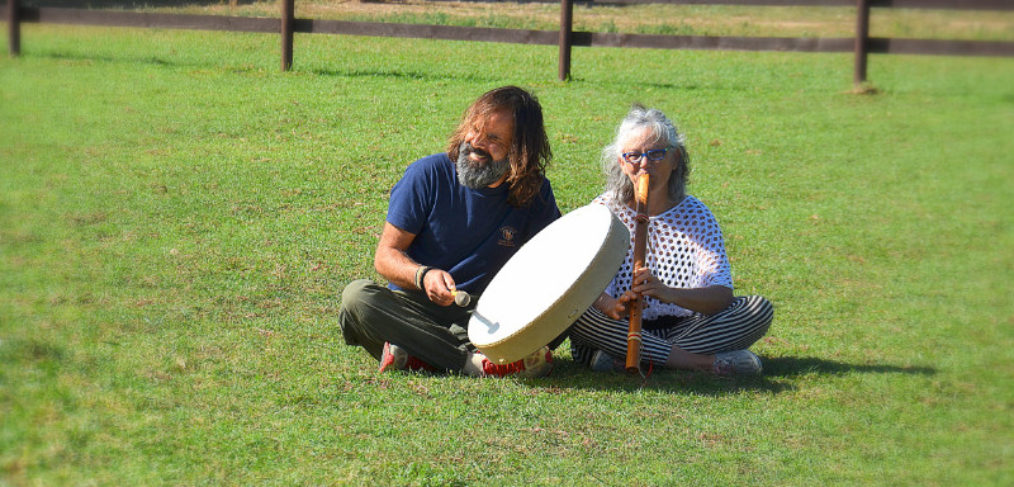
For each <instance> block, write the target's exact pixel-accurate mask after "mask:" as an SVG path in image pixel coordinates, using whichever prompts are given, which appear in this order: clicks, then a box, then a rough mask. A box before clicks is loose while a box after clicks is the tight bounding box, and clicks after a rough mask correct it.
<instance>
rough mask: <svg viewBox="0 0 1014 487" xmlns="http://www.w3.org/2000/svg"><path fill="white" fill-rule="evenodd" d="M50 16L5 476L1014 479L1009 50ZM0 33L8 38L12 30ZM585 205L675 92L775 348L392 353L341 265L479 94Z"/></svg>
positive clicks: (8, 366)
mask: <svg viewBox="0 0 1014 487" xmlns="http://www.w3.org/2000/svg"><path fill="white" fill-rule="evenodd" d="M277 42H278V40H277V36H269V35H255V34H238V33H216V32H190V31H171V32H167V31H161V30H129V29H105V28H84V27H68V26H48V25H43V26H39V25H26V26H25V28H24V39H23V56H22V57H20V58H16V59H10V58H2V59H0V167H2V168H3V172H2V177H0V484H10V485H35V484H42V485H64V484H71V485H77V484H100V485H135V484H142V485H147V484H171V485H177V484H186V485H192V484H213V485H219V484H238V485H248V484H279V485H293V484H314V485H318V484H338V485H362V484H366V483H369V484H374V485H586V484H598V483H601V484H606V485H618V484H623V485H737V484H742V483H749V484H751V485H825V484H835V485H920V486H921V485H1009V484H1010V483H1011V479H1012V478H1014V471H1012V467H1011V462H1010V459H1011V452H1012V448H1014V443H1012V440H1011V438H1012V435H1011V432H1012V419H1011V418H1012V417H1014V415H1012V414H1011V405H1012V404H1014V397H1012V391H1014V387H1012V381H1011V378H1012V372H1014V367H1012V365H1014V364H1012V360H1011V358H1012V357H1011V352H1010V350H1011V348H1012V345H1014V340H1012V338H1014V337H1012V331H1014V327H1012V326H1011V324H1012V321H1011V320H1012V317H1014V306H1012V303H1011V300H1010V294H1011V282H1012V277H1014V276H1012V273H1014V260H1012V256H1014V254H1012V253H1011V251H1010V250H1011V249H1012V248H1014V232H1012V223H1014V222H1012V216H1011V212H1010V207H1011V203H1012V186H1011V183H1010V181H1011V180H1012V177H1014V174H1012V165H1011V160H1010V154H1011V153H1014V139H1012V138H1011V137H1010V134H1011V133H1012V129H1014V116H1012V114H1014V87H1012V86H1014V85H1011V84H1010V83H1009V81H1010V80H1011V79H1014V63H1012V62H1011V61H1009V60H1004V59H975V58H945V57H906V56H874V57H872V58H871V65H870V78H871V80H873V82H874V83H875V86H876V92H873V91H871V90H867V92H868V93H872V94H868V95H857V94H854V93H850V92H849V90H850V88H851V83H850V80H851V64H850V63H851V55H849V54H798V53H738V52H695V51H657V50H620V49H606V48H601V49H577V50H576V51H575V52H574V56H573V64H574V73H575V79H574V80H572V81H570V82H568V83H561V82H558V81H556V80H555V73H556V66H555V55H556V48H555V47H553V46H515V45H504V44H493V43H464V42H442V41H425V40H405V39H373V38H369V39H367V38H354V37H337V36H297V38H296V49H295V53H296V60H295V69H294V70H293V71H292V72H289V73H280V72H278V59H277ZM0 47H4V46H0ZM507 83H513V84H519V85H522V86H527V87H529V88H532V89H533V90H534V91H535V92H536V94H537V95H538V96H539V97H540V99H541V101H542V103H543V106H544V108H545V111H546V119H547V129H548V132H549V134H550V137H551V138H552V144H553V150H554V154H555V159H554V162H553V165H552V166H551V169H550V177H551V179H552V181H553V185H554V188H555V190H556V194H557V198H558V200H559V202H560V205H561V207H562V209H563V210H564V211H569V210H572V209H574V208H576V207H578V206H581V205H583V204H585V203H587V202H588V201H589V200H590V199H591V198H592V197H594V196H595V195H596V194H597V193H598V192H599V191H600V188H601V182H602V178H601V175H600V173H599V169H598V154H599V150H600V148H601V147H602V146H603V145H605V144H606V143H607V142H608V141H609V139H610V137H611V136H612V134H613V131H614V129H615V125H616V123H617V122H618V121H619V119H620V118H621V117H622V115H623V114H624V113H625V111H626V109H627V107H628V106H629V104H630V103H631V102H633V101H641V102H643V103H646V104H649V105H652V106H657V107H659V108H662V109H663V110H665V111H666V112H668V113H669V114H671V115H672V116H673V117H674V118H675V119H676V120H677V122H678V123H679V125H680V127H681V129H682V130H684V131H685V133H686V134H687V139H688V145H689V148H690V151H691V154H692V158H693V164H694V167H693V173H692V175H691V178H692V182H691V186H690V191H691V192H692V193H693V194H694V195H696V196H698V197H699V198H701V199H702V200H703V201H705V202H706V203H707V204H708V205H709V206H710V207H711V208H712V210H713V211H714V212H715V213H716V215H717V216H718V218H719V220H720V222H721V223H722V225H723V230H724V232H725V237H726V241H727V246H728V249H729V253H730V256H731V258H732V260H733V270H734V277H735V279H736V282H737V287H738V292H740V293H758V294H763V295H765V296H767V297H769V298H770V299H771V300H772V301H773V302H774V303H775V304H776V306H777V315H776V319H775V323H774V325H773V328H772V330H771V332H770V334H769V336H768V337H766V338H765V339H763V340H762V341H761V342H760V343H758V344H757V346H756V347H755V349H756V351H757V352H758V353H759V354H760V355H761V356H762V357H763V358H764V360H765V368H766V373H765V375H764V376H763V377H760V378H746V379H718V378H714V377H711V376H708V375H705V374H695V373H685V372H666V371H658V370H656V371H654V373H653V374H652V375H651V377H650V378H649V379H648V380H647V381H645V382H644V383H642V382H640V381H636V380H632V379H631V378H629V377H626V376H622V375H617V374H594V373H591V372H588V371H585V370H583V369H581V368H580V367H578V366H576V365H575V364H574V363H573V362H572V361H571V360H570V357H569V355H568V353H567V352H566V351H562V353H560V354H558V356H557V359H558V364H559V365H558V367H557V370H555V371H554V373H553V375H552V376H551V377H549V378H545V379H537V380H475V379H468V378H462V377H455V376H450V377H448V376H433V375H417V374H399V373H394V374H389V375H383V376H379V375H377V374H376V373H375V367H376V364H375V362H374V361H373V360H372V359H371V358H369V357H368V356H367V355H366V354H365V353H363V352H362V351H361V350H360V349H356V348H351V347H347V346H345V345H344V344H343V343H342V340H341V337H340V334H339V333H338V331H337V329H336V325H335V320H334V318H335V312H336V310H337V306H338V302H337V295H338V293H339V292H340V290H341V288H342V286H343V285H344V284H345V283H347V282H349V281H350V280H352V279H354V278H358V277H364V276H365V277H376V276H375V275H374V272H373V270H372V263H371V260H372V251H373V248H374V246H375V244H376V238H377V235H378V232H379V230H380V228H381V225H382V222H383V218H384V211H385V208H386V195H387V191H388V189H389V188H390V186H391V185H392V184H393V183H394V182H395V181H396V180H397V179H398V177H399V176H400V174H401V172H402V171H403V169H404V167H405V166H406V165H407V164H408V163H409V162H411V161H412V160H414V159H415V158H418V157H420V156H422V155H426V154H430V153H434V152H438V151H440V150H441V149H442V148H443V146H444V142H445V140H446V137H447V136H448V135H449V133H450V131H451V130H452V128H453V126H454V124H455V123H456V121H457V119H458V117H459V116H460V114H461V113H462V111H463V110H464V109H465V107H466V106H467V105H468V103H469V102H471V101H472V100H473V99H474V98H475V97H476V96H478V95H479V94H481V93H482V92H484V91H485V90H488V89H490V88H492V87H495V86H498V85H502V84H507Z"/></svg>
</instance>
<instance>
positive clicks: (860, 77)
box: [5, 0, 1014, 84]
mask: <svg viewBox="0 0 1014 487" xmlns="http://www.w3.org/2000/svg"><path fill="white" fill-rule="evenodd" d="M293 1H294V0H279V6H280V13H279V18H254V17H230V16H218V15H180V14H155V13H142V12H124V11H111V10H88V9H68V8H39V7H27V6H23V5H21V2H20V0H7V6H6V9H5V10H6V17H7V29H8V46H9V51H10V54H11V56H17V55H19V53H20V51H21V23H22V22H42V23H56V24H83V25H102V26H119V27H146V28H167V29H201V30H227V31H242V32H265V33H280V34H281V69H282V70H283V71H286V70H289V69H290V68H291V67H292V37H293V34H294V33H296V32H299V33H307V34H339V35H360V36H382V37H409V38H425V39H449V40H462V41H485V42H505V43H516V44H543V45H559V47H560V54H559V78H560V79H561V80H566V79H568V78H569V77H570V54H571V50H572V49H573V47H574V46H585V47H634V48H656V49H713V50H745V51H800V52H854V53H855V62H854V76H853V82H854V83H856V84H861V83H863V82H865V81H866V66H867V58H868V55H869V54H870V53H884V54H938V55H956V56H1014V42H1010V41H965V40H939V39H895V38H877V37H870V36H869V22H870V10H871V8H921V9H954V10H997V11H1000V10H1014V1H1012V0H608V2H609V3H611V4H612V3H619V4H636V3H670V4H681V5H745V6H823V7H850V6H854V7H855V9H856V34H855V37H846V38H804V37H730V36H721V37H719V36H676V35H646V34H617V33H601V32H574V31H573V15H574V0H560V30H559V31H558V32H557V31H543V30H522V29H494V28H482V27H458V26H444V25H426V24H395V23H376V22H344V21H337V20H317V19H300V18H296V17H295V15H294V7H293ZM590 1H591V0H589V3H590Z"/></svg>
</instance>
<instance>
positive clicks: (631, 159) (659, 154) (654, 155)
mask: <svg viewBox="0 0 1014 487" xmlns="http://www.w3.org/2000/svg"><path fill="white" fill-rule="evenodd" d="M672 148H673V147H672V146H669V147H666V148H664V149H655V150H650V151H647V152H624V153H623V160H624V161H627V162H628V163H630V164H636V163H638V162H640V161H641V158H642V157H643V158H646V159H648V160H649V161H661V160H662V158H663V157H665V153H666V152H669V149H672Z"/></svg>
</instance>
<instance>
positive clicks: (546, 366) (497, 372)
mask: <svg viewBox="0 0 1014 487" xmlns="http://www.w3.org/2000/svg"><path fill="white" fill-rule="evenodd" d="M552 371H553V352H552V351H550V350H549V347H542V348H540V349H538V350H536V351H535V353H532V354H531V355H529V356H527V357H525V358H523V359H521V360H518V361H517V362H511V363H509V364H502V365H501V364H494V363H493V362H491V361H490V360H489V359H488V358H485V357H483V359H482V373H483V374H484V375H486V376H493V377H507V376H508V375H517V376H519V377H544V376H547V375H549V373H550V372H552Z"/></svg>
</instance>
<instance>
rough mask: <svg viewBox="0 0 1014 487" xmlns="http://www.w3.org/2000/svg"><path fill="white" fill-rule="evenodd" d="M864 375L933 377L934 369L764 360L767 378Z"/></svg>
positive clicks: (810, 359)
mask: <svg viewBox="0 0 1014 487" xmlns="http://www.w3.org/2000/svg"><path fill="white" fill-rule="evenodd" d="M850 373H864V374H918V375H933V374H936V373H937V370H936V369H934V368H932V367H898V366H896V365H876V364H874V365H857V364H848V363H844V362H835V361H834V360H825V359H822V358H817V357H778V358H767V359H764V375H765V376H766V377H793V376H797V375H804V374H817V375H843V374H850Z"/></svg>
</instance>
